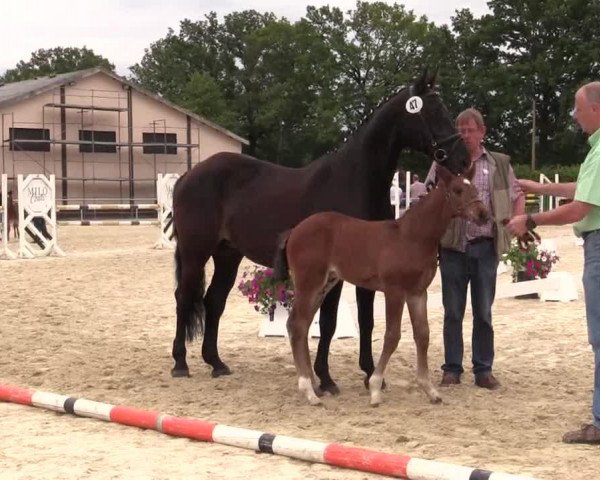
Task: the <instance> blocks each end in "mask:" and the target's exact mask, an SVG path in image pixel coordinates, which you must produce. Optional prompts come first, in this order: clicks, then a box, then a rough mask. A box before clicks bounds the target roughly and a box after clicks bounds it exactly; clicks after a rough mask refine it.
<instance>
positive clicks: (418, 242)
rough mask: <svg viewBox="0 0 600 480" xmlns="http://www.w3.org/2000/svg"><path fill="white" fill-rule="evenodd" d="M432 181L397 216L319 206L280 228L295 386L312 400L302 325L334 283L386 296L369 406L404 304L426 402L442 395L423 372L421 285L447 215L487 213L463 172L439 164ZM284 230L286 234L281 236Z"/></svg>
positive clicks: (433, 262) (478, 217) (430, 270)
mask: <svg viewBox="0 0 600 480" xmlns="http://www.w3.org/2000/svg"><path fill="white" fill-rule="evenodd" d="M437 172H438V186H437V188H435V189H434V190H433V191H432V192H431V193H429V194H428V195H426V196H424V197H423V198H422V199H421V200H420V201H419V202H418V203H417V204H416V205H415V206H414V207H413V208H411V209H410V210H409V211H408V212H407V213H406V214H405V215H404V216H403V217H401V218H399V219H398V220H383V221H367V220H361V219H357V218H353V217H349V216H347V215H343V214H341V213H337V212H321V213H316V214H314V215H311V216H310V217H308V218H307V219H305V220H303V221H302V222H300V223H299V224H298V225H297V226H296V227H295V228H294V229H292V231H291V232H289V233H287V234H282V237H283V238H282V242H281V246H280V247H279V249H278V253H277V258H276V260H275V265H276V266H275V276H276V278H279V279H284V278H287V277H288V271H289V273H291V278H292V281H293V283H294V304H293V306H292V310H291V312H290V316H289V318H288V321H287V329H288V333H289V337H290V344H291V346H292V353H293V356H294V363H295V364H296V371H297V372H298V388H299V390H300V392H301V393H303V394H305V395H306V397H307V399H308V401H309V402H310V403H311V404H312V405H317V404H319V403H321V400H320V399H319V397H318V395H319V394H320V393H321V392H320V390H321V389H320V388H319V387H318V385H317V383H316V382H315V379H314V376H313V373H312V369H311V366H310V353H309V350H308V329H309V327H310V324H311V322H312V319H313V317H314V315H315V313H316V311H317V310H318V308H319V306H320V305H321V302H322V301H323V298H324V297H325V295H327V292H328V291H329V290H330V289H331V288H333V286H334V285H336V284H337V283H339V282H340V281H348V282H350V283H352V284H354V285H356V286H357V287H362V288H365V289H368V290H377V291H380V292H383V293H384V295H385V335H384V339H383V351H382V353H381V356H380V358H379V362H378V363H377V367H376V368H375V371H374V372H373V374H372V375H371V377H370V379H369V382H368V383H369V390H370V393H371V405H374V406H376V405H379V404H380V403H381V389H382V384H383V374H384V372H385V368H386V365H387V363H388V361H389V359H390V357H391V356H392V353H394V351H395V350H396V348H397V346H398V342H399V341H400V326H401V325H400V324H401V320H402V310H403V308H404V304H405V303H406V304H408V311H409V313H410V320H411V323H412V327H413V337H414V340H415V343H416V346H417V383H418V384H419V385H420V387H421V388H422V389H423V390H424V391H425V393H426V394H427V396H428V397H429V399H430V400H431V402H433V403H439V402H441V400H442V399H441V397H440V395H439V393H438V392H437V390H436V389H435V388H434V387H433V384H432V383H431V380H430V378H429V367H428V364H427V350H428V348H429V323H428V321H427V287H429V285H430V284H431V281H432V280H433V277H434V276H435V272H436V270H437V253H438V245H439V242H440V240H441V238H442V235H443V234H444V232H445V231H446V229H447V228H448V225H449V224H450V220H451V219H452V218H453V217H458V216H460V217H464V218H468V219H469V220H472V221H474V222H476V223H478V224H483V223H484V222H485V221H486V220H487V218H488V211H487V209H486V208H485V206H484V205H483V203H482V202H481V200H479V195H478V192H477V188H476V187H475V186H474V185H473V184H472V183H471V182H470V181H469V179H470V178H471V177H472V175H473V173H474V172H475V167H474V166H473V167H471V168H470V169H469V171H468V172H466V174H465V176H464V177H463V176H454V175H452V173H450V171H449V170H447V169H446V168H445V167H438V169H437ZM286 236H287V239H286V238H285V237H286Z"/></svg>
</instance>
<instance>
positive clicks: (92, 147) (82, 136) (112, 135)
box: [79, 130, 117, 153]
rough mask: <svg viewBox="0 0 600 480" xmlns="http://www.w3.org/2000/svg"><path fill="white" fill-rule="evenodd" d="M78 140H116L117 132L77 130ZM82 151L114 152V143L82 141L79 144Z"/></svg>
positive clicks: (113, 141)
mask: <svg viewBox="0 0 600 480" xmlns="http://www.w3.org/2000/svg"><path fill="white" fill-rule="evenodd" d="M79 140H82V141H87V142H111V143H115V142H116V141H117V133H116V132H114V131H109V130H79ZM79 151H80V152H82V153H116V151H117V146H116V145H103V144H102V143H100V144H98V143H82V144H80V145H79Z"/></svg>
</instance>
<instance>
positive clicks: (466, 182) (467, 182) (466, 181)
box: [463, 178, 471, 185]
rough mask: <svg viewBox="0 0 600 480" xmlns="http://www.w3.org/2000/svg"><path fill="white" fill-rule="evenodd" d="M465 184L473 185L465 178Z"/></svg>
mask: <svg viewBox="0 0 600 480" xmlns="http://www.w3.org/2000/svg"><path fill="white" fill-rule="evenodd" d="M463 183H464V184H465V185H471V182H469V180H468V179H466V178H463Z"/></svg>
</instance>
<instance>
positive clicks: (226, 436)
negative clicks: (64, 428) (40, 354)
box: [0, 384, 534, 480]
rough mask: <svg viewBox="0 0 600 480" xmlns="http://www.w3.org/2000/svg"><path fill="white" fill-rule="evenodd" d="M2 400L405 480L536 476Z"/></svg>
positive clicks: (157, 416) (9, 389) (146, 414)
mask: <svg viewBox="0 0 600 480" xmlns="http://www.w3.org/2000/svg"><path fill="white" fill-rule="evenodd" d="M0 400H1V401H4V402H12V403H19V404H22V405H30V406H34V407H39V408H45V409H47V410H53V411H56V412H63V413H70V414H72V415H77V416H80V417H90V418H96V419H99V420H105V421H107V422H113V423H119V424H121V425H128V426H132V427H139V428H145V429H151V430H156V431H159V432H162V433H165V434H167V435H171V436H174V437H185V438H189V439H192V440H200V441H203V442H214V443H220V444H222V445H229V446H232V447H240V448H246V449H249V450H254V451H259V452H263V453H271V454H275V455H283V456H286V457H291V458H296V459H299V460H306V461H308V462H319V463H325V464H328V465H332V466H336V467H342V468H349V469H353V470H360V471H363V472H369V473H377V474H380V475H388V476H391V477H397V478H404V479H407V480H534V479H532V478H531V477H525V476H521V475H511V474H507V473H500V472H491V471H489V470H480V469H476V468H469V467H463V466H459V465H453V464H449V463H441V462H436V461H432V460H422V459H418V458H412V457H410V456H408V455H402V454H391V453H383V452H377V451H374V450H368V449H365V448H358V447H350V446H346V445H341V444H337V443H323V442H316V441H313V440H304V439H301V438H294V437H287V436H284V435H273V434H271V433H265V432H260V431H258V430H249V429H245V428H238V427H229V426H227V425H221V424H217V423H213V422H207V421H205V420H198V419H195V418H186V417H175V416H172V415H166V414H163V413H159V412H155V411H150V410H140V409H137V408H132V407H126V406H121V405H111V404H108V403H100V402H95V401H92V400H86V399H84V398H75V397H68V396H66V395H59V394H56V393H50V392H42V391H35V390H29V389H25V388H20V387H15V386H12V385H2V384H0Z"/></svg>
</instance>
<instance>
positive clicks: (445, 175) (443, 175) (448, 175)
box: [436, 164, 454, 185]
mask: <svg viewBox="0 0 600 480" xmlns="http://www.w3.org/2000/svg"><path fill="white" fill-rule="evenodd" d="M436 173H437V178H438V180H441V181H442V182H444V184H446V185H448V184H449V183H450V182H451V181H452V178H453V177H454V175H452V172H451V171H450V170H448V169H447V168H446V167H444V166H443V165H441V164H438V166H437V169H436Z"/></svg>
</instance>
